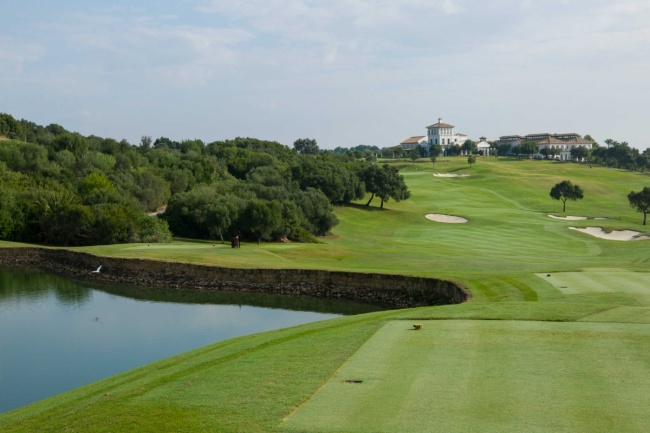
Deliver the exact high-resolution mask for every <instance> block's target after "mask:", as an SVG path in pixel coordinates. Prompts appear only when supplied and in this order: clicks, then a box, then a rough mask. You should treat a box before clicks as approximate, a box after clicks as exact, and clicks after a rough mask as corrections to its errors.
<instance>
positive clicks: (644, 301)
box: [536, 268, 650, 307]
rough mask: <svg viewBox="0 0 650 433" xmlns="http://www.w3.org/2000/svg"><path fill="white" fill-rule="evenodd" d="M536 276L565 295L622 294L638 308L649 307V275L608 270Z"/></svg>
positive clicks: (622, 270) (623, 270)
mask: <svg viewBox="0 0 650 433" xmlns="http://www.w3.org/2000/svg"><path fill="white" fill-rule="evenodd" d="M536 275H537V276H538V277H540V278H542V279H545V280H546V281H548V282H549V283H551V284H553V285H554V286H555V287H557V288H558V289H559V290H560V291H562V292H563V293H565V294H567V295H577V294H587V293H623V294H626V295H628V296H629V297H631V298H633V299H634V300H636V301H637V302H638V303H639V305H640V306H643V307H650V273H643V272H631V271H628V270H625V269H611V268H610V269H588V270H585V271H583V272H555V273H553V274H536Z"/></svg>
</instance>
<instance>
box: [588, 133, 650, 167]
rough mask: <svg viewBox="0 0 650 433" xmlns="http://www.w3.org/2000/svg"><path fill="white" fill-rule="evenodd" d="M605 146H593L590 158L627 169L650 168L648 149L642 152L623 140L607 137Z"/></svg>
mask: <svg viewBox="0 0 650 433" xmlns="http://www.w3.org/2000/svg"><path fill="white" fill-rule="evenodd" d="M605 143H606V144H607V147H602V146H599V147H595V148H594V149H593V150H592V152H591V160H592V161H593V162H594V163H596V164H601V165H604V166H606V167H614V168H624V169H627V170H638V171H646V170H649V169H650V150H648V149H646V150H645V151H644V152H643V153H639V150H638V149H636V148H633V147H630V145H629V144H628V143H627V142H625V141H622V142H618V141H615V140H612V139H610V138H608V139H607V140H605Z"/></svg>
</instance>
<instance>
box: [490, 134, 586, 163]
mask: <svg viewBox="0 0 650 433" xmlns="http://www.w3.org/2000/svg"><path fill="white" fill-rule="evenodd" d="M527 141H533V142H535V143H537V145H538V146H539V150H540V151H541V150H542V149H547V150H549V151H552V153H553V154H555V155H557V157H558V158H559V159H561V160H562V161H570V160H571V149H573V148H574V147H577V146H581V147H585V148H587V149H588V150H590V149H591V148H592V147H593V143H592V142H591V141H589V140H586V139H584V138H582V136H581V135H579V134H576V133H574V132H571V133H565V134H549V133H547V132H545V133H541V134H528V135H525V136H521V135H504V136H502V137H499V143H507V144H509V145H510V147H511V148H512V147H513V146H515V145H518V144H522V143H525V142H527ZM549 153H551V152H549ZM535 156H536V157H542V154H541V153H538V154H537V155H535Z"/></svg>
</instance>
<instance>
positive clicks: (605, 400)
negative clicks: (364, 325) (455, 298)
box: [284, 320, 650, 433]
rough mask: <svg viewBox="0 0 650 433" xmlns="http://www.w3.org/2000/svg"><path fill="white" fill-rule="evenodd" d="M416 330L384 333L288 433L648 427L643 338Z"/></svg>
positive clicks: (582, 327) (498, 329) (481, 325)
mask: <svg viewBox="0 0 650 433" xmlns="http://www.w3.org/2000/svg"><path fill="white" fill-rule="evenodd" d="M412 323H413V322H411V321H392V322H390V323H388V324H386V325H384V326H383V327H382V328H381V329H380V330H379V331H378V332H377V333H376V334H375V335H374V336H373V337H372V338H371V339H370V340H369V341H368V342H366V343H365V344H364V345H363V346H362V347H361V349H360V350H359V351H358V352H357V353H355V354H354V355H353V356H352V357H351V358H350V359H348V361H347V362H346V363H345V364H343V366H342V367H341V368H340V369H339V370H338V371H337V372H336V374H335V375H334V376H333V377H332V378H331V379H330V380H329V381H328V382H327V384H325V386H324V387H323V388H321V389H320V390H319V391H318V392H317V393H316V394H315V395H314V396H313V397H312V398H311V399H310V400H309V401H308V402H307V403H306V404H305V405H304V406H303V407H302V408H300V410H298V411H297V412H296V413H295V414H293V415H292V416H291V417H289V418H288V420H287V421H286V422H285V424H284V431H287V432H351V431H353V432H373V433H379V432H386V433H392V432H404V433H406V432H430V431H440V432H500V433H503V432H521V431H526V432H549V431H553V432H559V431H563V432H577V431H584V432H593V433H595V432H603V433H605V432H611V431H643V429H644V428H647V426H648V425H649V423H650V411H649V410H648V407H650V393H648V392H647V390H648V387H649V386H650V371H649V370H648V368H647V365H648V363H649V362H650V352H649V351H648V350H646V349H647V347H648V346H647V343H648V339H649V338H650V327H648V326H640V325H621V324H602V323H549V322H546V323H543V322H522V321H519V322H511V321H458V320H456V321H424V322H421V323H422V324H423V328H422V329H420V330H419V331H415V330H413V328H412ZM348 381H362V383H350V382H348Z"/></svg>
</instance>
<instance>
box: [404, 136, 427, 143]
mask: <svg viewBox="0 0 650 433" xmlns="http://www.w3.org/2000/svg"><path fill="white" fill-rule="evenodd" d="M423 138H426V136H424V135H417V136H414V137H409V138H407V139H406V140H404V141H402V142H401V143H400V144H413V143H416V144H417V143H419V142H420V141H421V140H422V139H423Z"/></svg>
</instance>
